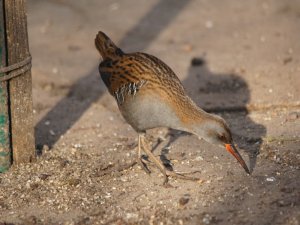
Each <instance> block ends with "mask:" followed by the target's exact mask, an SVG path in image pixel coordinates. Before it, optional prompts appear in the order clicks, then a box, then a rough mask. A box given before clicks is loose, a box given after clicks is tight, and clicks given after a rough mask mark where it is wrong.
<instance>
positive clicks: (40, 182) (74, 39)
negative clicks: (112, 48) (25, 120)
mask: <svg viewBox="0 0 300 225" xmlns="http://www.w3.org/2000/svg"><path fill="white" fill-rule="evenodd" d="M299 25H300V2H299V1H297V0H285V1H280V0H266V1H260V0H253V1H239V0H226V1H217V0H215V1H207V0H199V1H192V0H190V1H189V0H186V1H171V0H160V1H158V0H156V1H146V0H140V1H130V0H123V1H109V0H89V1H83V0H78V1H72V0H48V1H38V0H28V30H29V42H30V49H31V53H32V56H33V68H32V76H33V94H34V115H35V121H36V125H35V131H36V146H37V152H38V154H39V157H38V159H37V161H36V162H34V163H31V164H26V165H20V166H14V167H13V168H12V169H11V170H10V171H9V172H7V173H5V174H0V224H272V225H273V224H290V225H299V222H300V189H299V185H300V176H299V175H300V172H299V169H300V88H299V87H300V76H299V75H300V58H299V55H300V45H299V40H300V29H299ZM98 30H102V31H104V32H106V33H107V34H108V35H110V36H111V38H112V39H113V40H114V41H115V42H116V43H118V44H119V45H120V46H121V47H122V49H123V50H124V51H144V52H147V53H150V54H153V55H155V56H157V57H159V58H161V59H162V60H163V61H164V62H166V63H167V64H168V65H169V66H170V67H171V68H172V69H173V70H174V71H175V72H176V74H177V75H178V76H179V78H180V79H181V80H182V82H183V84H184V86H185V88H186V90H187V92H188V93H189V94H190V95H191V97H192V98H193V99H194V100H195V102H196V103H197V104H198V105H199V106H201V107H203V108H204V109H206V110H208V111H210V112H213V113H217V114H219V115H221V116H223V117H224V118H225V119H226V120H227V121H228V123H229V124H230V127H231V128H232V131H233V134H234V139H235V141H236V143H237V144H238V146H239V147H240V148H241V149H242V150H241V154H242V155H243V157H244V158H245V160H246V161H247V163H248V165H250V167H251V169H252V170H253V173H252V175H251V176H249V175H247V174H246V173H245V172H244V171H243V169H242V168H241V166H240V165H239V164H238V163H237V162H236V160H234V158H232V157H231V156H230V155H229V154H228V153H227V152H226V151H225V149H222V148H219V147H216V146H212V145H210V144H208V143H206V142H204V141H200V140H198V139H197V138H196V137H195V136H192V135H189V134H186V133H182V132H178V131H168V130H167V129H154V130H151V131H149V132H148V134H147V139H148V141H149V143H150V144H152V146H153V148H154V153H155V155H157V156H158V157H160V158H161V159H162V160H163V161H164V162H169V163H171V165H172V167H173V168H174V169H175V170H177V171H193V170H200V173H198V174H195V175H194V176H197V177H199V181H198V182H193V181H184V180H178V179H172V178H171V179H170V185H171V186H172V187H169V188H166V187H164V186H163V185H162V182H163V178H162V176H161V174H160V172H159V170H158V169H157V168H155V166H154V165H153V163H151V162H149V168H150V169H151V171H152V173H151V175H147V174H145V172H144V171H143V170H141V169H140V168H139V167H138V166H137V165H135V164H134V161H135V159H136V155H137V154H136V144H137V134H136V133H135V132H134V131H133V129H132V128H131V127H130V126H129V125H128V124H127V123H126V122H125V121H124V119H123V118H122V117H121V115H120V113H119V111H118V108H117V106H116V103H115V102H114V99H113V98H112V97H111V96H110V95H109V94H108V93H107V91H106V88H105V87H104V85H103V83H102V82H101V80H100V78H99V74H98V72H97V65H98V62H99V55H98V53H97V51H96V50H95V48H94V44H93V40H94V37H95V35H96V33H97V32H98ZM167 160H168V161H167Z"/></svg>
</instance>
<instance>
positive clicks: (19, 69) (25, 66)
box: [0, 56, 31, 82]
mask: <svg viewBox="0 0 300 225" xmlns="http://www.w3.org/2000/svg"><path fill="white" fill-rule="evenodd" d="M30 69H31V56H28V57H27V58H25V59H24V60H23V61H21V62H18V63H15V64H13V65H10V66H6V67H1V68H0V74H1V73H9V74H8V75H4V76H1V77H0V82H2V81H7V80H10V79H12V78H14V77H17V76H19V75H21V74H23V73H25V72H26V71H28V70H30Z"/></svg>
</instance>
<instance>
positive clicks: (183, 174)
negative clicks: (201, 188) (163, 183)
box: [166, 170, 200, 181]
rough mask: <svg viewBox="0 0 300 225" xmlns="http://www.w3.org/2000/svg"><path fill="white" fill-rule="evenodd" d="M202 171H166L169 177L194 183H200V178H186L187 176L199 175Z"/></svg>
mask: <svg viewBox="0 0 300 225" xmlns="http://www.w3.org/2000/svg"><path fill="white" fill-rule="evenodd" d="M198 172H200V171H191V172H175V171H169V170H167V171H166V174H167V176H168V177H174V178H178V179H182V180H192V181H198V180H200V178H198V177H192V176H186V174H194V173H198Z"/></svg>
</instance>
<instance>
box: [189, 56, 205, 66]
mask: <svg viewBox="0 0 300 225" xmlns="http://www.w3.org/2000/svg"><path fill="white" fill-rule="evenodd" d="M191 64H192V66H203V65H204V64H205V61H204V59H202V58H200V57H194V58H193V59H192V61H191Z"/></svg>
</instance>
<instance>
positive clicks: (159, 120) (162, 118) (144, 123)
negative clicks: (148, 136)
mask: <svg viewBox="0 0 300 225" xmlns="http://www.w3.org/2000/svg"><path fill="white" fill-rule="evenodd" d="M119 108H120V111H121V112H122V115H123V117H124V118H125V120H126V121H127V122H128V123H129V124H130V125H131V126H132V127H133V128H134V129H135V130H136V131H137V132H143V131H146V130H147V129H151V128H156V127H170V128H174V129H177V128H179V127H181V125H180V124H181V123H180V120H179V118H178V117H177V115H176V113H175V111H174V109H173V108H172V107H171V106H170V105H169V104H167V103H165V102H164V101H163V100H162V99H161V98H160V96H159V95H158V94H156V93H154V92H153V93H149V92H147V94H141V93H137V94H136V95H134V96H133V95H131V96H128V98H126V101H125V102H124V104H122V105H119Z"/></svg>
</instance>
